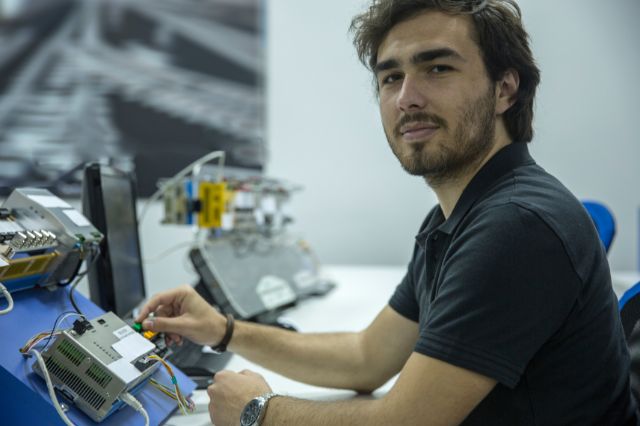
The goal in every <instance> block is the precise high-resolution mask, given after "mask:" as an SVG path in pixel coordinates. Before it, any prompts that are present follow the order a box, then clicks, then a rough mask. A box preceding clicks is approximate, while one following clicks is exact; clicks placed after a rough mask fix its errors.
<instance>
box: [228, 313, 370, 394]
mask: <svg viewBox="0 0 640 426" xmlns="http://www.w3.org/2000/svg"><path fill="white" fill-rule="evenodd" d="M229 348H230V350H232V351H233V352H236V353H238V354H239V355H241V356H243V357H245V358H247V359H248V360H250V361H252V362H255V363H256V364H259V365H262V366H264V367H266V368H268V369H270V370H273V371H275V372H277V373H280V374H282V375H284V376H287V377H289V378H291V379H294V380H297V381H301V382H305V383H308V384H312V385H316V386H323V387H333V388H343V389H355V390H359V391H370V390H372V389H373V388H375V387H377V385H379V383H376V378H375V370H374V369H373V371H372V368H371V365H367V360H366V359H365V354H364V351H363V348H362V345H361V343H360V335H359V334H358V333H327V334H305V333H296V332H292V331H288V330H282V329H279V328H275V327H270V326H263V325H258V324H254V323H248V322H243V321H239V322H238V323H237V325H236V329H235V331H234V334H233V338H232V339H231V343H230V345H229Z"/></svg>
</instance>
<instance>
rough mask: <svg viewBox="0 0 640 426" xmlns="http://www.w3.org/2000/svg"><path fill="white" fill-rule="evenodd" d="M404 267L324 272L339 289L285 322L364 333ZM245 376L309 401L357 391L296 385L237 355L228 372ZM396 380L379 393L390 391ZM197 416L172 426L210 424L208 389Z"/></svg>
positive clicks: (199, 396) (201, 394)
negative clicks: (247, 372) (250, 374)
mask: <svg viewBox="0 0 640 426" xmlns="http://www.w3.org/2000/svg"><path fill="white" fill-rule="evenodd" d="M405 270H406V268H404V267H372V266H364V267H356V266H331V267H324V268H323V275H324V276H326V277H327V278H330V279H332V280H333V281H335V282H336V283H337V284H338V285H337V287H336V288H335V289H334V290H332V291H331V292H330V293H329V294H327V295H325V296H322V297H315V298H311V299H308V300H305V301H303V302H300V303H299V304H298V305H297V306H295V307H294V308H292V309H290V310H288V311H287V312H286V314H285V315H284V316H283V317H282V318H283V319H285V320H287V321H288V322H290V323H292V324H293V325H295V326H296V327H297V328H298V330H299V331H301V332H332V331H358V330H361V329H363V328H365V327H366V326H367V325H369V323H370V322H371V321H372V320H373V319H374V317H375V316H376V315H377V314H378V312H379V311H380V310H381V309H382V308H383V307H384V306H385V305H386V304H387V302H388V301H389V298H390V297H391V294H392V293H393V290H394V289H395V287H396V286H397V285H398V283H400V280H401V279H402V277H403V275H404V272H405ZM226 368H227V369H228V370H232V371H239V370H243V369H250V370H253V371H255V372H257V373H259V374H262V375H263V376H264V377H265V378H266V380H267V382H268V383H269V385H270V386H271V387H272V388H273V390H274V391H275V392H278V393H282V394H286V395H292V396H296V397H300V398H307V399H344V398H350V397H353V396H354V395H355V393H354V392H351V391H345V390H340V389H327V388H320V387H316V386H311V385H306V384H304V383H300V382H296V381H293V380H290V379H287V378H286V377H283V376H281V375H279V374H276V373H274V372H272V371H269V370H267V369H265V368H262V367H260V366H258V365H256V364H253V363H252V362H250V361H247V360H246V359H244V358H242V357H241V356H239V355H234V356H233V358H231V361H230V362H229V364H228V365H227V367H226ZM392 383H393V380H391V381H390V382H389V383H387V384H386V385H385V386H383V387H382V388H381V389H380V390H378V391H377V392H376V393H381V392H382V393H383V392H386V391H387V390H388V389H389V388H390V387H391V385H392ZM193 400H194V402H195V403H196V413H195V414H192V415H189V416H181V415H176V416H174V417H172V418H171V419H170V420H169V422H168V423H167V425H171V426H187V425H189V426H200V425H210V424H211V423H210V420H209V413H208V411H207V409H208V404H209V397H208V395H207V393H206V391H204V390H199V391H196V392H195V393H194V395H193Z"/></svg>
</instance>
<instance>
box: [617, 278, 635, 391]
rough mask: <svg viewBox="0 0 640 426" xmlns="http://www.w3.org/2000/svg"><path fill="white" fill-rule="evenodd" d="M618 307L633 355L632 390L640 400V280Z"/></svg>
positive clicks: (631, 370) (621, 299)
mask: <svg viewBox="0 0 640 426" xmlns="http://www.w3.org/2000/svg"><path fill="white" fill-rule="evenodd" d="M618 309H620V319H621V320H622V328H623V329H624V336H625V337H626V339H627V346H628V347H629V355H630V356H631V368H630V376H631V390H632V391H633V393H634V395H635V396H636V399H638V400H640V321H639V320H640V282H639V283H636V284H634V285H633V286H632V287H631V288H629V289H628V290H627V291H625V292H624V294H623V295H622V297H621V298H620V301H619V302H618Z"/></svg>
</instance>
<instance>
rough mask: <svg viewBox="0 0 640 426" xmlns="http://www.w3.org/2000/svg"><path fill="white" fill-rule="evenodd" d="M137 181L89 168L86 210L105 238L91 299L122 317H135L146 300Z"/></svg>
mask: <svg viewBox="0 0 640 426" xmlns="http://www.w3.org/2000/svg"><path fill="white" fill-rule="evenodd" d="M135 200H136V192H135V179H134V177H133V175H131V174H130V173H125V172H123V171H120V170H118V169H115V168H113V167H109V166H106V165H101V164H98V163H91V164H88V165H87V166H86V167H85V169H84V180H83V186H82V209H83V212H84V214H85V215H86V216H87V218H89V220H90V221H91V222H92V223H93V224H95V226H96V227H97V228H98V229H99V230H100V231H101V232H102V233H103V234H104V236H105V238H104V240H103V242H102V244H101V246H102V250H101V251H100V256H99V258H98V259H97V260H96V262H95V264H94V267H93V268H92V269H91V270H90V271H89V294H90V297H91V300H92V301H93V302H94V303H95V304H96V305H98V306H100V307H101V308H102V309H104V310H105V311H113V312H115V314H116V315H118V316H119V317H121V318H127V317H131V315H132V312H133V310H134V309H135V308H136V307H137V306H138V305H139V304H140V303H141V302H142V301H143V300H144V298H145V296H146V292H145V286H144V277H143V272H142V257H141V254H140V241H139V238H138V222H137V219H136V205H135Z"/></svg>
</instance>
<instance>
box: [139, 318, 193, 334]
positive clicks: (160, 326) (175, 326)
mask: <svg viewBox="0 0 640 426" xmlns="http://www.w3.org/2000/svg"><path fill="white" fill-rule="evenodd" d="M142 327H143V328H144V329H146V330H151V331H155V332H157V333H160V332H164V333H171V334H178V335H181V336H182V335H184V324H183V320H182V318H167V317H155V318H150V319H146V320H144V322H143V323H142ZM171 338H172V339H174V338H173V337H171Z"/></svg>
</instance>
